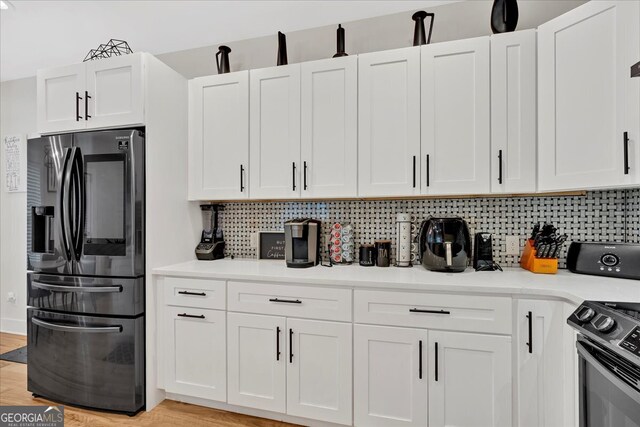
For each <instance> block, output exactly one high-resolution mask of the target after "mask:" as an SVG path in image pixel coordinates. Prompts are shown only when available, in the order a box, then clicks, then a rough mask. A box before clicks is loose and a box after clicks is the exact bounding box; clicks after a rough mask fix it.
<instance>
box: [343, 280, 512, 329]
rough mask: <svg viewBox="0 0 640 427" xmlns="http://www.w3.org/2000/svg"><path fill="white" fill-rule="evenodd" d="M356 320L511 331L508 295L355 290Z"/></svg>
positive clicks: (444, 327)
mask: <svg viewBox="0 0 640 427" xmlns="http://www.w3.org/2000/svg"><path fill="white" fill-rule="evenodd" d="M354 317H355V321H356V322H358V323H373V324H379V325H397V326H413V327H418V328H429V329H447V330H454V331H473V332H491V333H498V334H509V335H510V334H511V332H512V325H511V298H508V297H484V296H468V295H447V294H428V293H414V292H386V291H355V295H354Z"/></svg>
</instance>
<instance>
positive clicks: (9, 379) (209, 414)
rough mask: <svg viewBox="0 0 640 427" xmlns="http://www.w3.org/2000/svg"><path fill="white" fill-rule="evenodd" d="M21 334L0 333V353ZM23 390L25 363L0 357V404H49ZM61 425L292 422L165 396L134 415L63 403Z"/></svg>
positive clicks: (18, 343)
mask: <svg viewBox="0 0 640 427" xmlns="http://www.w3.org/2000/svg"><path fill="white" fill-rule="evenodd" d="M26 343H27V339H26V337H23V336H21V335H13V334H6V333H0V353H5V352H7V351H11V350H13V349H16V348H18V347H22V346H23V345H26ZM49 404H54V403H53V402H50V401H48V400H46V399H41V398H34V397H32V396H31V393H29V392H28V391H27V365H24V364H21V363H13V362H7V361H4V360H0V405H49ZM64 415H65V420H64V421H65V426H92V427H94V426H96V427H101V426H190V427H200V426H208V427H210V426H221V427H239V426H250V427H287V426H289V427H293V425H292V424H287V423H282V422H278V421H271V420H267V419H264V418H256V417H250V416H246V415H241V414H235V413H232V412H225V411H219V410H216V409H211V408H205V407H202V406H196V405H189V404H187V403H180V402H175V401H172V400H165V401H164V402H162V403H161V404H160V405H158V406H156V407H155V408H153V410H151V411H150V412H140V413H139V414H137V415H136V416H135V417H129V416H127V415H118V414H110V413H107V412H99V411H89V410H86V409H80V408H74V407H72V406H65V408H64Z"/></svg>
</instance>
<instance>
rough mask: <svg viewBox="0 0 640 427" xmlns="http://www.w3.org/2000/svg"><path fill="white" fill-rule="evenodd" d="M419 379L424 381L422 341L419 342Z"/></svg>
mask: <svg viewBox="0 0 640 427" xmlns="http://www.w3.org/2000/svg"><path fill="white" fill-rule="evenodd" d="M418 378H420V379H422V340H420V341H418Z"/></svg>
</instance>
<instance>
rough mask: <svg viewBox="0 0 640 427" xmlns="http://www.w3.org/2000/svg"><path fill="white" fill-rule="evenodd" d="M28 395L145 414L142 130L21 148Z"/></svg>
mask: <svg viewBox="0 0 640 427" xmlns="http://www.w3.org/2000/svg"><path fill="white" fill-rule="evenodd" d="M27 162H28V178H27V191H28V192H27V231H28V241H27V257H28V267H29V269H30V270H31V271H32V273H29V274H28V276H27V293H28V305H29V306H30V307H29V308H28V309H27V321H28V324H27V337H28V344H27V345H28V356H27V358H28V360H27V361H28V367H27V371H28V389H29V391H31V392H32V393H33V394H34V395H40V396H43V397H46V398H49V399H53V400H57V401H61V402H64V403H68V404H75V405H80V406H87V407H92V408H99V409H106V410H113V411H121V412H129V413H134V412H136V411H138V410H140V409H141V408H143V407H144V395H145V384H144V368H145V362H144V295H145V292H144V285H145V277H144V265H145V260H144V252H145V251H144V242H145V233H144V200H145V199H144V130H142V129H125V130H110V131H100V132H85V133H76V134H68V135H55V136H48V137H42V138H37V139H30V140H29V141H28V145H27Z"/></svg>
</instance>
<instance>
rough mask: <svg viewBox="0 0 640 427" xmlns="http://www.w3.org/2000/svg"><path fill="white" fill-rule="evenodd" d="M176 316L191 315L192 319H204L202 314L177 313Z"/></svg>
mask: <svg viewBox="0 0 640 427" xmlns="http://www.w3.org/2000/svg"><path fill="white" fill-rule="evenodd" d="M178 317H191V318H193V319H204V314H201V315H199V316H196V315H194V314H187V313H178Z"/></svg>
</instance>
